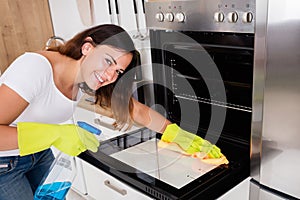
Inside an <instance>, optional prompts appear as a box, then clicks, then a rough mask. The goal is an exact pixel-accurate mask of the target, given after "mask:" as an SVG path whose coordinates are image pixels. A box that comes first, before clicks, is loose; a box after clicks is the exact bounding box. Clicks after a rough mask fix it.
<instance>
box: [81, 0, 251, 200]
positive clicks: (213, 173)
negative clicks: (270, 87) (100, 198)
mask: <svg viewBox="0 0 300 200" xmlns="http://www.w3.org/2000/svg"><path fill="white" fill-rule="evenodd" d="M145 8H146V10H145V11H146V12H145V13H146V17H147V26H148V28H149V34H150V43H151V55H152V66H151V67H152V71H153V85H154V96H155V101H154V105H150V106H151V107H153V108H154V109H156V110H157V111H159V112H161V113H162V114H163V115H165V116H166V117H167V118H168V119H170V120H171V121H172V122H174V123H177V124H178V125H180V126H181V127H182V128H183V129H185V130H188V131H191V132H193V133H195V134H198V135H199V136H201V137H203V138H205V139H208V140H209V141H211V142H212V143H215V144H216V145H217V146H219V147H220V148H221V150H222V152H223V153H224V154H225V155H226V157H227V158H228V160H229V164H228V165H215V166H213V165H206V164H204V163H201V162H200V161H199V160H197V159H194V158H191V157H186V156H184V155H182V154H179V153H174V152H172V151H168V150H166V149H163V148H160V147H159V146H158V141H159V139H160V136H161V135H160V134H156V133H153V132H151V131H150V130H148V129H141V130H140V131H134V132H131V133H127V134H125V135H123V136H118V137H116V138H113V139H110V140H107V141H103V142H101V146H100V148H99V151H98V152H97V153H92V152H86V153H84V154H82V155H81V156H80V157H81V158H82V159H84V160H86V161H87V162H89V163H91V164H93V165H94V166H96V167H98V168H100V169H101V170H103V171H105V172H106V173H109V174H111V175H113V176H115V177H117V178H118V179H121V180H122V181H124V182H125V183H127V184H129V185H130V186H132V187H134V188H136V189H137V190H140V191H142V192H144V193H145V194H147V195H149V196H150V197H153V198H155V199H200V198H203V199H215V198H217V197H219V196H221V195H222V194H224V193H225V192H226V191H228V190H229V189H231V188H233V187H234V186H235V185H237V184H238V183H239V182H241V181H242V180H244V179H245V178H246V177H249V175H250V136H251V118H252V89H253V87H252V85H253V59H254V38H255V34H254V22H255V1H254V0H248V1H245V0H244V1H240V0H239V1H210V0H200V1H199V0H197V1H196V0H195V1H157V0H151V1H150V0H149V1H148V2H146V5H145Z"/></svg>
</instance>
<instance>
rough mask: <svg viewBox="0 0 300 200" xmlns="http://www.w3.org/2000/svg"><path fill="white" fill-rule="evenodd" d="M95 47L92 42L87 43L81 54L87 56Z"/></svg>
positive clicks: (83, 46)
mask: <svg viewBox="0 0 300 200" xmlns="http://www.w3.org/2000/svg"><path fill="white" fill-rule="evenodd" d="M93 48H94V46H93V45H92V44H91V43H90V42H86V43H84V44H83V45H82V47H81V52H82V54H83V55H86V54H87V53H88V52H89V51H90V50H91V49H93Z"/></svg>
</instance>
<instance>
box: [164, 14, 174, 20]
mask: <svg viewBox="0 0 300 200" xmlns="http://www.w3.org/2000/svg"><path fill="white" fill-rule="evenodd" d="M165 17H166V20H167V21H168V22H172V21H174V14H173V13H171V12H168V13H166V15H165Z"/></svg>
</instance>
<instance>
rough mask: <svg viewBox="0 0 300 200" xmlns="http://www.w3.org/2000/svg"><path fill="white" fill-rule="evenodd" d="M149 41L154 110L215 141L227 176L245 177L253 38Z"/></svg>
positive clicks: (190, 35)
mask: <svg viewBox="0 0 300 200" xmlns="http://www.w3.org/2000/svg"><path fill="white" fill-rule="evenodd" d="M150 41H151V53H152V62H153V82H154V84H155V87H154V89H155V92H154V93H155V95H156V96H155V103H156V105H157V106H156V107H157V111H159V112H160V113H161V114H164V115H165V116H166V117H167V118H168V119H169V120H171V121H172V122H174V123H177V124H179V125H180V126H181V127H182V128H183V129H185V130H188V131H191V132H193V133H195V134H198V135H199V136H201V137H203V138H205V139H207V140H209V141H211V142H212V143H215V144H216V145H217V146H219V147H220V148H221V150H222V152H223V153H224V154H225V155H226V156H227V158H228V159H229V161H230V164H229V168H234V169H235V170H233V171H231V172H230V173H233V174H234V173H237V174H239V173H240V174H239V175H238V176H239V177H240V178H241V179H243V178H245V177H248V176H249V165H250V164H249V159H250V135H251V120H252V119H251V118H252V81H253V59H254V58H253V55H254V34H245V33H221V32H192V31H182V32H176V31H166V30H150ZM162 108H163V109H162ZM237 166H238V167H237ZM236 169H238V170H236ZM237 171H239V172H237ZM233 174H232V175H233ZM230 176H231V175H230V174H229V175H228V177H227V178H226V179H224V180H222V178H221V179H220V181H216V183H215V184H221V182H222V181H226V180H227V181H228V180H230V179H231V178H230ZM233 176H234V175H233ZM241 179H239V181H240V180H241ZM230 181H233V182H235V183H236V181H234V180H230ZM217 182H218V183H217ZM199 193H200V192H199Z"/></svg>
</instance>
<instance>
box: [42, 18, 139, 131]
mask: <svg viewBox="0 0 300 200" xmlns="http://www.w3.org/2000/svg"><path fill="white" fill-rule="evenodd" d="M89 38H91V39H92V40H90V39H89ZM86 42H89V43H91V44H92V45H93V46H95V47H96V46H97V45H109V46H112V47H114V48H116V49H119V50H120V51H124V52H129V53H131V54H132V56H133V57H132V60H131V62H130V64H129V65H128V67H127V68H126V70H125V71H124V73H123V74H120V75H119V76H118V79H117V80H116V81H115V82H114V83H111V84H109V85H106V86H103V87H100V88H99V89H98V90H96V91H93V90H91V89H90V88H89V87H88V86H87V85H86V84H85V83H81V84H79V87H80V88H81V89H82V90H83V91H84V92H86V93H88V94H89V95H95V97H96V101H95V103H96V104H99V105H100V106H102V107H109V108H111V111H112V114H113V117H114V118H115V120H116V123H115V125H116V126H117V128H118V129H122V128H123V127H124V126H125V125H126V124H127V125H128V127H127V128H129V127H131V125H132V122H133V120H132V112H133V101H132V84H133V81H134V75H135V73H134V71H133V70H135V67H136V66H138V65H140V54H139V52H138V51H137V50H136V49H135V47H134V44H133V41H132V39H131V38H130V36H129V34H128V33H127V32H126V31H125V30H124V29H123V28H121V27H119V26H116V25H112V24H105V25H99V26H95V27H92V28H90V29H87V30H85V31H82V32H81V33H78V34H77V35H75V36H74V37H73V38H72V39H70V40H69V41H67V42H66V43H65V44H64V45H60V46H58V47H52V48H49V49H48V50H49V51H58V52H59V53H61V54H62V55H66V56H68V57H71V58H73V59H75V60H79V59H80V58H81V57H82V56H83V54H82V52H81V47H82V45H83V44H84V43H86Z"/></svg>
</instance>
